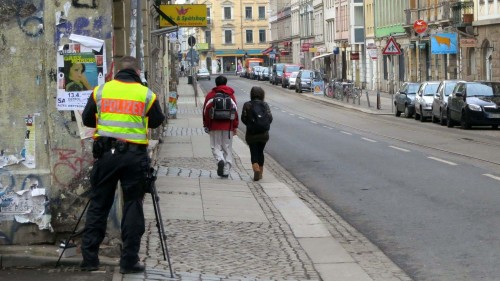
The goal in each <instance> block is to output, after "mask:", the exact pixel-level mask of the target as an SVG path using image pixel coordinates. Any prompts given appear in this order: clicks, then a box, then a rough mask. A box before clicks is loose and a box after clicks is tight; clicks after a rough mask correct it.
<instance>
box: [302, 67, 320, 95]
mask: <svg viewBox="0 0 500 281" xmlns="http://www.w3.org/2000/svg"><path fill="white" fill-rule="evenodd" d="M318 81H319V82H321V83H324V82H323V76H322V75H321V72H319V71H317V70H311V69H301V70H300V71H299V73H298V74H297V78H296V79H295V92H296V93H302V91H304V90H308V91H312V90H313V82H318Z"/></svg>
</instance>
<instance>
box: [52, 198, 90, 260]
mask: <svg viewBox="0 0 500 281" xmlns="http://www.w3.org/2000/svg"><path fill="white" fill-rule="evenodd" d="M89 204H90V199H89V200H88V201H87V204H85V208H83V211H82V213H81V214H80V217H79V218H78V221H77V222H76V225H75V227H74V228H73V231H71V234H70V235H69V237H68V239H66V241H64V248H63V250H62V251H61V254H59V259H57V262H56V266H55V267H56V268H57V267H58V266H59V262H60V261H61V258H62V256H63V255H64V251H66V249H67V248H68V245H69V241H70V240H71V238H74V237H76V236H78V235H80V234H81V231H80V232H76V228H77V227H78V225H79V224H80V221H81V220H82V217H83V214H85V211H86V210H87V208H88V207H89Z"/></svg>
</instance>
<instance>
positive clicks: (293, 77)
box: [288, 71, 299, 89]
mask: <svg viewBox="0 0 500 281" xmlns="http://www.w3.org/2000/svg"><path fill="white" fill-rule="evenodd" d="M298 74H299V72H298V71H294V72H292V75H290V78H288V89H295V81H296V80H297V75H298Z"/></svg>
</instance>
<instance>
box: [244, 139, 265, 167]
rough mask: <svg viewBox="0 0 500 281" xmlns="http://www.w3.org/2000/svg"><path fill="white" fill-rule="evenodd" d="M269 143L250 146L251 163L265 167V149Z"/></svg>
mask: <svg viewBox="0 0 500 281" xmlns="http://www.w3.org/2000/svg"><path fill="white" fill-rule="evenodd" d="M266 143H267V142H252V143H249V144H248V147H249V148H250V161H251V162H252V164H253V163H258V164H259V166H264V148H265V147H266Z"/></svg>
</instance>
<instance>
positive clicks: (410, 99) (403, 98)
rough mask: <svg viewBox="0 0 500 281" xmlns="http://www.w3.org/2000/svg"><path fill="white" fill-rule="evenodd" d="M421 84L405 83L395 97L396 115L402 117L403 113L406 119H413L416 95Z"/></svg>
mask: <svg viewBox="0 0 500 281" xmlns="http://www.w3.org/2000/svg"><path fill="white" fill-rule="evenodd" d="M419 87H420V83H417V82H404V83H403V85H401V88H400V89H399V91H398V92H397V93H396V94H395V95H394V107H395V108H396V111H395V115H396V116H401V112H403V113H404V114H405V117H406V118H411V117H412V116H413V114H415V95H416V94H417V91H418V88H419Z"/></svg>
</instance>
